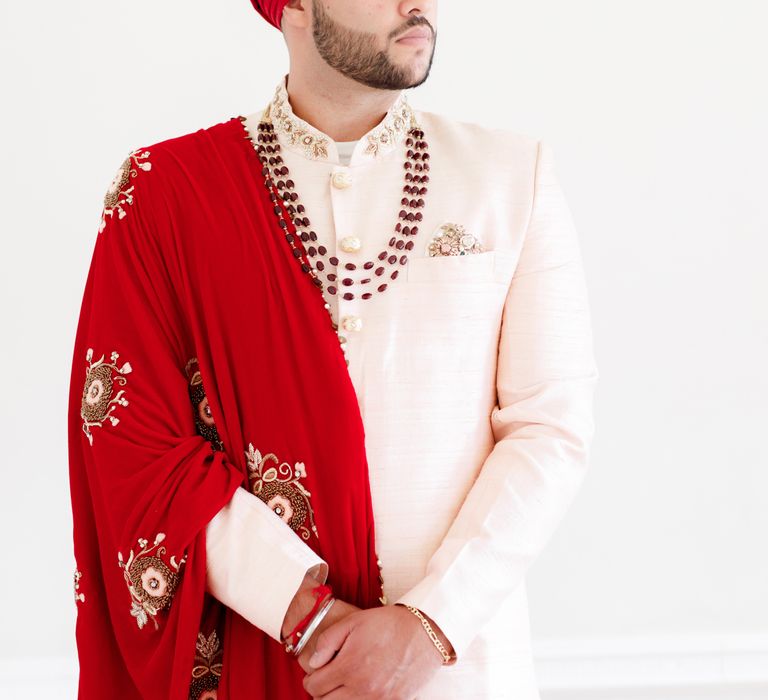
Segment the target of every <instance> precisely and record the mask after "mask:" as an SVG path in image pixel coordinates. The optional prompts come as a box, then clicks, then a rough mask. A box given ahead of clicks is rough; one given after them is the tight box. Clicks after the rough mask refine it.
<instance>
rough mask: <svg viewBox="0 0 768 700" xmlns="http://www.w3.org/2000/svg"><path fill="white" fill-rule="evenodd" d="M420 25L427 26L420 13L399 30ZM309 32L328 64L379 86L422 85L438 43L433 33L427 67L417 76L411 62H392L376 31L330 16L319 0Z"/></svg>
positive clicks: (314, 4) (367, 83) (365, 83)
mask: <svg viewBox="0 0 768 700" xmlns="http://www.w3.org/2000/svg"><path fill="white" fill-rule="evenodd" d="M420 25H426V26H430V25H429V23H428V22H427V20H425V19H424V18H423V17H419V16H414V17H411V18H410V19H409V21H408V22H407V23H406V26H404V27H403V28H402V31H405V30H407V29H410V28H412V27H416V26H420ZM430 28H431V27H430ZM312 36H313V37H314V40H315V46H316V47H317V51H318V53H319V54H320V56H321V57H322V58H323V60H324V61H325V62H326V63H327V64H328V65H329V66H330V67H331V68H334V69H335V70H337V71H339V73H341V74H342V75H344V76H346V77H347V78H350V79H351V80H355V81H356V82H358V83H362V84H363V85H367V86H368V87H372V88H376V89H379V90H404V89H407V88H412V87H417V86H418V85H421V84H422V83H423V82H424V81H425V80H426V79H427V77H428V76H429V71H430V69H431V68H432V58H433V57H434V55H435V46H436V44H437V36H436V35H434V36H433V39H432V53H431V54H430V56H429V63H428V65H427V70H426V71H425V72H424V75H423V76H422V77H420V78H419V77H418V76H414V75H413V70H412V68H411V67H410V66H398V65H395V64H394V63H393V62H392V61H391V60H390V58H389V55H388V54H387V52H386V51H381V50H379V49H378V48H377V47H376V40H377V37H376V35H375V34H373V33H371V32H359V31H356V30H354V29H350V28H349V27H345V26H343V25H341V24H339V23H338V22H336V21H335V20H333V19H332V18H331V17H330V16H329V15H328V14H327V13H326V11H325V9H324V8H323V4H322V0H312Z"/></svg>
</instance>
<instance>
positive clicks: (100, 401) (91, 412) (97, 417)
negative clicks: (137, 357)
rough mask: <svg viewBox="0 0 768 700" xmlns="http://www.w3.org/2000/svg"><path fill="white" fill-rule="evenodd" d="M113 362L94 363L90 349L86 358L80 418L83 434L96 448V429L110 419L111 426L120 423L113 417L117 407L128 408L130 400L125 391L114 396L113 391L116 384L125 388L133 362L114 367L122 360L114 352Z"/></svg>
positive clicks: (100, 360)
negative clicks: (94, 427) (94, 428)
mask: <svg viewBox="0 0 768 700" xmlns="http://www.w3.org/2000/svg"><path fill="white" fill-rule="evenodd" d="M110 357H111V360H112V361H111V362H104V355H102V356H101V358H100V359H99V360H97V361H96V362H91V360H92V359H93V348H88V352H87V354H86V356H85V359H86V361H87V362H88V368H87V369H86V372H85V386H84V387H83V399H82V401H81V403H80V417H81V418H82V419H83V432H84V433H85V434H86V436H87V437H88V442H89V443H90V444H91V445H93V434H92V433H91V428H92V427H93V426H99V427H101V426H102V425H103V423H104V421H105V420H107V419H109V422H110V423H112V425H117V424H118V423H119V422H120V419H119V418H117V417H115V416H113V415H112V412H113V411H114V410H115V408H117V406H127V405H128V400H127V399H126V398H125V397H124V396H123V394H125V390H123V389H120V390H119V391H118V392H117V393H116V394H115V395H114V396H112V391H113V389H114V385H115V383H117V384H119V385H120V386H125V384H126V383H127V382H128V380H127V379H126V378H125V375H126V374H130V373H131V372H132V371H133V368H132V367H131V364H130V362H126V363H125V364H123V366H122V367H118V366H117V365H116V364H115V363H116V362H117V358H118V357H120V355H118V354H117V353H116V352H113V353H112V355H111V356H110Z"/></svg>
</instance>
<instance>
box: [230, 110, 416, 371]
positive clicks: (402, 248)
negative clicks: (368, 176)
mask: <svg viewBox="0 0 768 700" xmlns="http://www.w3.org/2000/svg"><path fill="white" fill-rule="evenodd" d="M265 114H266V113H265ZM240 120H241V122H243V126H244V128H245V124H244V122H245V118H244V117H240ZM245 130H246V138H248V139H249V140H250V141H251V144H252V145H253V147H254V149H255V150H256V153H257V155H258V157H259V159H260V161H261V164H262V175H264V184H265V185H266V187H267V189H268V190H269V193H270V198H271V199H272V202H273V203H274V213H275V215H276V216H277V217H278V224H279V226H280V228H282V229H283V231H284V234H285V240H286V242H287V243H288V245H289V246H290V247H291V252H292V254H293V256H294V258H296V260H297V261H298V264H299V265H300V267H301V270H302V272H304V273H307V274H309V275H310V277H311V278H312V282H313V283H314V284H315V285H316V286H317V287H319V288H320V290H321V293H322V291H323V290H324V289H327V291H328V293H329V294H334V295H335V294H339V293H340V296H341V297H342V299H344V300H351V299H355V298H357V297H356V294H355V292H353V291H351V288H352V287H353V286H354V285H356V284H358V285H360V286H361V287H362V286H365V288H366V291H364V292H362V293H359V297H360V298H361V299H370V298H371V297H372V296H373V295H374V294H375V293H381V292H384V291H386V289H387V287H388V285H389V282H381V281H379V283H378V284H376V280H375V278H379V279H381V278H383V277H384V275H385V273H386V272H387V267H386V266H389V267H390V268H392V267H394V268H395V269H391V270H390V272H389V280H395V279H397V277H398V275H399V274H400V270H399V269H398V268H399V267H401V266H404V265H406V264H407V262H408V253H409V252H410V251H411V250H412V249H413V246H414V241H413V238H414V236H416V235H417V234H418V233H419V223H420V222H421V221H422V220H423V217H424V215H423V213H422V211H421V210H422V209H423V208H424V206H425V203H426V202H425V197H426V195H427V192H428V187H427V183H429V175H428V173H429V162H428V161H429V159H430V155H429V152H428V148H429V144H428V143H427V141H426V140H424V131H423V130H422V129H421V128H419V125H418V124H417V123H416V122H415V120H414V119H413V117H412V119H411V128H410V129H409V131H408V136H407V138H406V139H405V147H406V158H405V162H404V163H403V170H404V171H405V183H404V185H403V194H404V195H405V196H403V197H402V198H401V200H400V205H401V207H402V209H401V210H400V212H399V213H398V221H397V223H396V224H395V227H394V235H393V236H391V238H390V239H389V242H388V244H387V248H385V249H384V250H382V251H381V252H380V253H379V254H378V255H377V257H376V259H375V260H367V261H365V262H363V263H362V264H360V263H352V262H347V263H345V264H344V269H345V270H347V271H350V272H352V271H357V270H361V271H363V274H365V273H368V274H369V275H372V276H367V277H363V278H361V279H359V280H357V281H355V280H354V279H353V278H352V277H351V276H347V273H344V275H343V276H342V277H341V279H340V280H339V276H338V268H337V266H338V264H339V259H338V258H337V257H336V256H335V255H329V253H328V249H327V248H326V247H325V246H323V245H319V244H317V233H316V232H315V231H313V230H312V229H311V228H310V226H311V221H310V219H309V218H308V217H307V216H306V208H305V206H304V205H303V204H302V203H301V202H300V201H299V195H298V192H296V185H295V183H294V181H293V180H292V179H291V178H290V172H289V170H288V166H287V165H285V162H284V160H283V157H282V156H281V155H280V151H281V145H280V143H279V142H278V139H277V134H275V132H274V126H273V124H272V122H271V120H270V119H269V118H268V117H266V116H263V117H262V120H261V121H260V122H259V124H258V135H257V139H258V143H254V142H253V139H252V138H251V135H250V133H249V132H248V129H247V128H246V129H245ZM278 200H282V201H283V204H284V206H285V212H287V214H288V217H290V223H292V224H293V230H290V229H289V221H288V220H287V219H286V217H285V214H284V211H283V207H281V206H280V204H279V203H278ZM301 243H307V244H308V245H307V247H306V250H305V249H304V246H303V245H301ZM310 258H313V259H314V258H316V262H315V264H314V265H313V264H312V262H311V261H310ZM318 272H320V273H323V275H324V277H325V279H326V280H327V282H328V283H329V284H328V285H327V286H326V284H325V283H324V282H323V280H322V279H321V278H320V275H319V274H318ZM325 309H326V311H327V312H328V315H329V316H330V317H331V325H332V326H333V330H334V331H335V332H337V335H338V324H336V322H335V321H334V320H333V315H332V312H331V308H330V305H329V304H328V303H327V302H326V303H325ZM339 342H340V343H341V345H342V350H345V343H346V339H345V338H344V337H343V336H339ZM344 354H345V359H346V352H345V353H344ZM347 364H349V361H348V360H347Z"/></svg>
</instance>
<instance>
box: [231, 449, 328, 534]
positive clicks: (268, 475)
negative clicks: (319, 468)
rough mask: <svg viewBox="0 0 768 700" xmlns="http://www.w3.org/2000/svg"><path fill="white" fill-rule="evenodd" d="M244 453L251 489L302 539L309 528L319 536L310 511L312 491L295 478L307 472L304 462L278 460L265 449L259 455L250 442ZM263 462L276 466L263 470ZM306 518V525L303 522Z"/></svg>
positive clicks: (299, 477) (312, 513)
mask: <svg viewBox="0 0 768 700" xmlns="http://www.w3.org/2000/svg"><path fill="white" fill-rule="evenodd" d="M245 456H246V458H247V461H248V474H249V476H248V478H249V480H250V481H251V490H252V491H253V493H254V494H255V495H256V496H258V497H259V498H260V499H261V500H262V501H264V502H265V503H266V504H267V505H268V506H269V507H270V508H271V509H272V510H273V511H275V513H276V514H277V516H278V517H279V518H280V519H281V520H283V521H285V522H286V523H287V524H288V525H289V526H290V527H291V528H292V529H293V530H295V531H296V532H298V533H299V534H300V535H301V536H302V538H303V539H305V540H308V539H309V538H310V537H311V532H314V533H315V537H318V538H319V535H318V534H317V527H316V526H315V516H314V512H313V510H312V506H311V505H310V502H309V499H310V497H311V495H312V494H311V493H310V492H309V491H307V489H306V488H305V487H304V485H303V484H302V483H300V481H299V479H301V478H304V477H306V475H307V471H306V467H305V466H304V462H296V464H295V466H293V467H291V465H290V464H288V463H287V462H282V463H280V464H278V462H279V460H278V458H277V457H276V456H275V455H274V454H272V453H269V454H266V455H264V456H263V457H262V455H261V452H259V450H257V449H255V448H254V446H253V445H252V444H250V443H249V444H248V451H247V452H246V453H245ZM267 462H274V463H275V464H277V466H276V467H269V468H268V469H266V470H265V469H264V467H265V465H266V464H267ZM307 519H309V527H307V526H306V521H307ZM310 530H311V532H310Z"/></svg>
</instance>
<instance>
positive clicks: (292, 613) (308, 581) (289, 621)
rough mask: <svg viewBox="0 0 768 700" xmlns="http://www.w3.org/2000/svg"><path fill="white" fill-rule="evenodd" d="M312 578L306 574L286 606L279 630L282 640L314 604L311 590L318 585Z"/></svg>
mask: <svg viewBox="0 0 768 700" xmlns="http://www.w3.org/2000/svg"><path fill="white" fill-rule="evenodd" d="M319 584H320V581H318V580H317V579H316V578H315V577H314V576H312V575H310V574H306V575H305V576H304V580H303V581H302V582H301V585H300V586H299V590H297V591H296V594H295V595H294V596H293V600H291V604H290V605H289V606H288V610H286V612H285V618H284V619H283V625H282V627H281V629H280V632H281V636H282V637H283V639H285V637H286V636H287V635H288V634H290V632H291V630H292V629H293V628H294V627H295V626H296V625H297V624H298V622H299V620H301V619H302V618H303V617H305V616H306V615H307V613H308V612H309V611H310V610H311V609H312V606H313V605H314V604H315V600H316V598H315V596H314V595H313V594H312V589H313V588H315V586H317V585H319Z"/></svg>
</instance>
